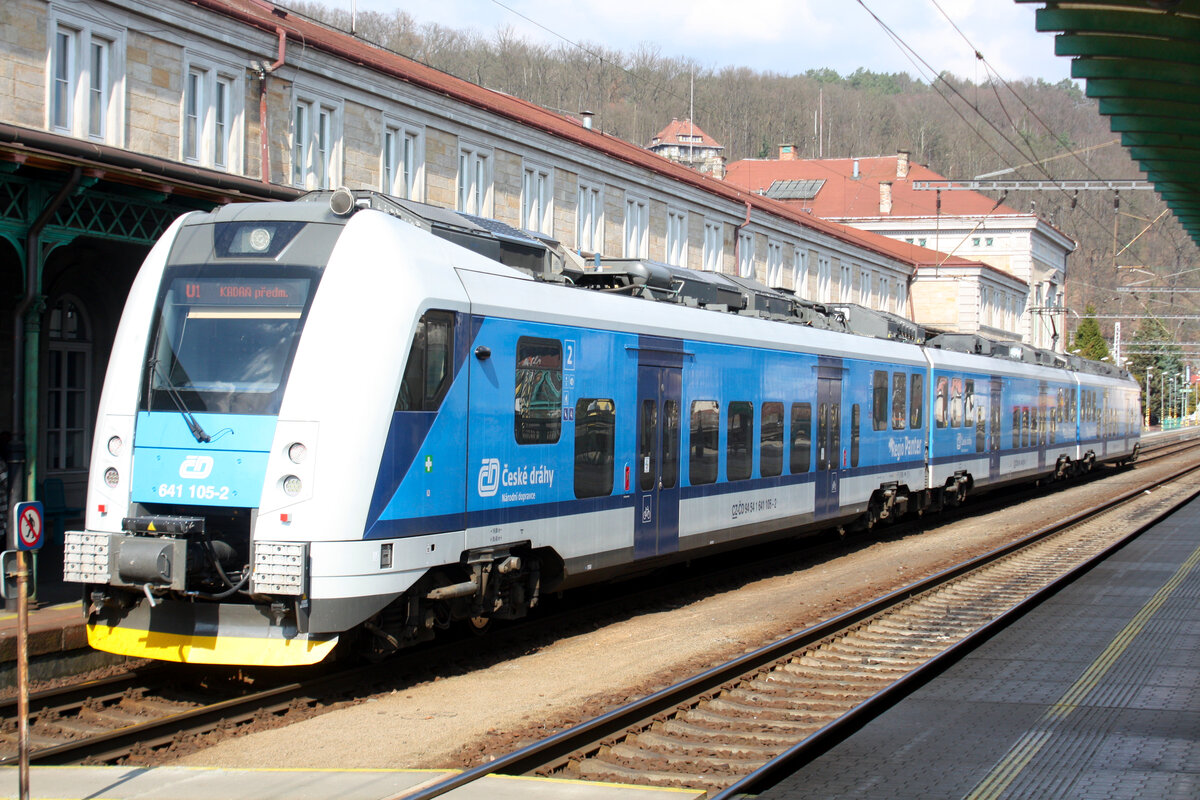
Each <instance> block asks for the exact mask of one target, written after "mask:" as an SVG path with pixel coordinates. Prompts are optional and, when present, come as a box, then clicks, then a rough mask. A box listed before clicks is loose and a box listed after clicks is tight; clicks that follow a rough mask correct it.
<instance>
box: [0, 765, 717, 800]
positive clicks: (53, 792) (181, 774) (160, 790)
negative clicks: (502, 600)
mask: <svg viewBox="0 0 1200 800" xmlns="http://www.w3.org/2000/svg"><path fill="white" fill-rule="evenodd" d="M453 774H455V773H454V772H451V771H442V770H387V769H376V770H317V769H314V770H295V769H261V770H232V769H213V768H202V767H33V768H32V770H31V774H30V780H29V789H30V795H29V796H30V798H31V800H43V799H45V800H49V799H50V798H54V799H55V800H69V799H70V798H80V799H82V798H95V797H103V798H105V800H151V799H152V800H212V799H213V798H215V797H220V798H224V800H243V799H244V800H328V798H331V797H336V798H338V800H402V798H404V797H405V796H408V795H411V794H412V793H413V792H415V791H418V790H419V789H420V788H422V787H425V786H432V785H433V784H435V783H438V782H440V781H442V780H444V779H446V778H449V777H451V776H452V775H453ZM17 780H18V775H17V768H16V767H4V768H3V769H0V800H8V798H16V797H17V796H18V785H17ZM442 796H443V797H445V798H447V800H541V798H546V799H547V800H550V799H551V798H552V799H553V800H698V798H702V797H704V792H702V791H696V790H694V789H657V788H647V787H643V786H624V785H619V784H604V783H585V782H583V781H564V780H555V779H552V778H512V777H501V776H489V777H487V778H484V779H483V780H480V781H476V782H475V783H472V784H469V785H467V786H463V787H461V788H458V789H455V790H453V791H451V792H447V793H446V794H444V795H442Z"/></svg>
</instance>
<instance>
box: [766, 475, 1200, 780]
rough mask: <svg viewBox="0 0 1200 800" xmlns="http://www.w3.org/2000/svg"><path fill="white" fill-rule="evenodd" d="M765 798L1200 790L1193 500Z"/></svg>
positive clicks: (1199, 517)
mask: <svg viewBox="0 0 1200 800" xmlns="http://www.w3.org/2000/svg"><path fill="white" fill-rule="evenodd" d="M759 797H760V798H761V800H801V799H802V798H803V800H808V798H814V797H819V798H838V799H839V800H859V799H861V800H934V799H935V798H936V799H938V800H940V799H941V798H971V799H972V800H1026V798H1054V800H1150V798H1153V800H1197V798H1200V499H1198V500H1192V501H1191V502H1190V503H1188V504H1187V505H1186V506H1185V507H1184V508H1183V509H1182V510H1180V511H1178V512H1176V513H1175V514H1173V515H1172V516H1171V517H1170V518H1168V519H1166V520H1163V521H1162V522H1160V523H1158V524H1157V525H1155V526H1154V527H1153V528H1151V529H1150V530H1148V531H1146V532H1145V533H1144V534H1142V535H1141V536H1140V537H1139V538H1138V539H1136V540H1134V541H1133V542H1130V543H1129V544H1128V545H1126V546H1125V547H1124V548H1123V549H1121V550H1119V551H1118V552H1116V553H1115V554H1113V555H1112V556H1110V557H1109V558H1108V559H1107V560H1106V561H1104V562H1103V563H1101V564H1099V565H1097V566H1096V567H1095V568H1094V569H1092V570H1091V571H1090V572H1088V573H1087V574H1085V575H1083V576H1082V577H1080V578H1078V579H1077V580H1076V581H1075V582H1073V583H1072V584H1071V585H1069V586H1067V587H1066V588H1064V589H1063V590H1062V591H1060V592H1059V593H1058V594H1057V595H1055V596H1054V597H1052V598H1050V600H1049V601H1047V602H1046V603H1045V604H1043V605H1042V606H1040V607H1039V608H1037V609H1034V610H1032V611H1031V612H1030V613H1029V614H1027V615H1026V616H1025V617H1023V618H1021V619H1020V620H1018V621H1017V622H1015V623H1014V624H1013V625H1012V626H1011V627H1009V628H1007V629H1005V630H1003V631H1001V632H1000V633H998V634H997V635H996V636H995V637H994V638H993V639H991V640H990V641H988V642H986V643H985V644H984V645H983V646H982V647H980V648H979V649H978V650H976V651H974V652H973V653H971V654H969V655H967V656H966V657H965V658H964V659H963V660H962V661H960V662H958V663H957V664H954V665H953V666H951V667H950V668H949V669H948V670H947V671H946V672H945V673H944V674H942V675H941V676H939V677H938V678H937V679H935V680H934V681H933V682H931V683H929V684H928V685H926V686H924V687H922V688H920V689H918V690H917V691H916V692H914V693H913V694H912V695H910V696H909V697H907V698H905V699H904V700H902V701H900V702H899V703H898V704H897V705H896V706H894V707H893V708H891V709H889V710H888V711H886V712H885V713H884V714H882V715H881V716H880V717H878V718H877V719H875V720H872V721H871V722H869V723H868V724H867V725H865V726H864V727H863V728H862V729H861V730H859V731H858V732H857V733H855V734H853V735H852V736H851V737H850V738H848V739H847V740H846V741H844V742H842V743H841V744H839V745H837V746H835V747H834V748H832V749H831V750H830V751H829V752H827V753H825V754H824V755H822V756H820V757H818V758H816V759H815V760H813V761H812V762H811V763H810V764H808V765H806V766H804V767H802V768H801V769H800V770H799V771H798V772H796V773H795V774H794V775H792V776H790V777H789V778H787V779H785V780H783V781H782V782H780V783H779V784H778V785H777V786H774V787H772V788H769V789H767V790H765V791H763V792H762V793H761V794H760V795H759Z"/></svg>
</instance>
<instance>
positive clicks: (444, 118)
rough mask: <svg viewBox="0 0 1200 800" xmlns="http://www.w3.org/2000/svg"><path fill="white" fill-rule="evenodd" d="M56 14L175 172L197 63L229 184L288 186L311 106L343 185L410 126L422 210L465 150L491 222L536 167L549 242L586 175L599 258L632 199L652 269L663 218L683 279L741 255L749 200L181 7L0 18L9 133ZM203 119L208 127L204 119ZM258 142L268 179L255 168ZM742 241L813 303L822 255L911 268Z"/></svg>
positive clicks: (450, 181)
mask: <svg viewBox="0 0 1200 800" xmlns="http://www.w3.org/2000/svg"><path fill="white" fill-rule="evenodd" d="M55 14H58V15H59V16H60V17H62V18H70V15H71V14H76V15H79V16H86V17H87V18H89V19H94V20H97V22H96V23H95V24H96V25H98V26H99V25H101V24H103V26H106V27H104V30H106V31H113V30H115V31H118V33H119V35H118V37H117V39H118V40H119V50H120V52H119V53H114V60H113V64H114V65H119V71H120V74H119V75H116V76H114V80H115V81H116V85H117V89H116V94H117V98H116V102H118V103H119V105H120V109H121V111H120V114H119V115H118V117H119V118H120V119H121V120H122V130H121V139H120V141H119V142H118V144H119V146H122V147H125V148H127V149H129V150H131V151H133V152H136V153H140V154H144V155H149V156H153V157H157V158H161V159H166V160H171V161H179V160H181V159H182V152H181V149H182V142H183V130H184V124H185V119H184V117H185V115H184V89H185V84H186V82H187V80H186V78H187V70H188V64H189V63H191V60H194V59H199V60H200V61H199V62H197V63H203V62H205V61H207V62H212V63H216V64H220V65H224V68H227V69H229V70H232V71H234V72H235V73H236V76H235V77H236V84H235V85H236V88H237V101H238V102H237V103H236V104H235V105H236V109H235V111H234V113H235V114H236V116H235V118H234V119H232V120H230V124H231V125H232V126H233V127H234V128H235V130H234V132H233V134H232V135H233V137H234V138H235V139H236V142H237V147H236V148H235V151H236V158H230V159H229V161H230V163H228V164H226V165H225V167H224V169H226V170H228V171H229V172H232V173H234V174H241V175H244V176H246V177H248V178H252V179H258V178H262V177H265V178H266V179H267V180H268V181H270V182H272V183H276V184H283V185H292V182H293V165H292V158H293V144H294V141H293V139H294V135H295V131H294V130H293V127H294V124H295V123H294V120H295V117H294V115H295V107H296V103H297V101H298V99H299V100H301V101H306V98H310V97H311V98H315V99H316V100H315V102H319V103H320V104H321V105H322V107H323V108H328V109H329V110H330V113H331V114H333V115H334V124H333V126H332V132H331V135H332V136H333V137H335V139H336V141H334V142H332V143H331V145H330V152H331V154H332V157H333V159H334V161H333V165H332V167H331V169H330V173H329V174H330V176H331V183H333V184H344V185H346V186H349V187H350V188H355V189H379V188H381V186H382V166H383V164H382V148H383V130H384V121H385V119H387V120H391V119H396V120H401V121H403V122H404V123H405V124H406V125H407V124H408V123H410V122H411V123H412V130H413V131H416V132H417V133H416V135H417V136H419V137H420V141H419V147H418V154H419V157H420V159H421V163H420V164H419V165H418V170H417V175H418V176H419V181H420V182H419V185H418V186H417V188H416V191H415V195H416V196H418V197H422V198H423V199H424V200H425V201H426V202H429V203H432V204H434V205H437V206H441V207H446V208H454V207H455V206H456V203H457V185H458V166H459V164H458V156H459V152H460V145H461V144H462V143H464V142H466V143H467V144H469V145H470V146H474V147H480V148H482V151H483V152H486V153H487V154H488V158H489V166H490V181H491V182H490V185H489V187H488V191H489V192H490V195H489V196H490V205H489V206H487V207H485V209H484V213H487V214H491V215H492V216H494V217H496V218H497V219H499V220H502V221H504V222H506V223H508V224H512V225H518V226H519V225H521V222H522V221H521V207H522V202H521V191H522V177H523V175H522V171H523V165H524V163H525V162H526V160H530V161H531V162H533V163H538V164H543V165H546V166H547V167H548V168H549V170H550V171H551V174H552V178H551V180H552V183H553V194H552V197H553V200H552V210H551V211H552V215H551V225H552V230H553V235H554V236H555V237H556V238H558V239H559V240H560V241H562V242H564V243H565V244H567V245H568V246H571V245H572V244H573V243H574V240H575V227H576V224H577V221H576V203H577V198H578V187H579V184H580V178H579V176H580V175H581V174H585V175H587V176H589V177H588V180H587V183H588V185H589V186H597V185H603V192H602V204H603V221H602V236H601V239H602V254H603V255H607V256H620V255H623V254H624V246H625V236H624V225H625V198H626V197H627V196H628V195H633V196H636V197H643V198H646V200H647V201H648V208H649V222H648V236H647V239H648V253H649V257H650V258H652V259H655V260H665V258H666V245H667V242H666V227H667V210H668V209H671V210H673V211H677V212H681V213H683V214H685V218H686V220H687V246H686V248H685V251H684V252H685V260H686V266H689V267H692V268H700V267H702V265H703V257H704V225H705V222H719V223H720V224H721V228H722V231H721V236H722V240H723V247H722V254H721V269H722V270H723V271H725V272H727V273H733V272H735V271H736V270H737V264H736V247H735V241H736V237H737V233H738V230H739V229H740V226H742V225H743V224H744V219H745V215H746V213H747V212H746V204H745V202H744V201H737V200H734V199H731V198H730V197H728V196H724V195H722V194H721V192H718V191H710V190H708V189H705V188H704V187H703V186H701V185H696V184H694V183H689V182H688V181H686V180H680V179H679V178H678V177H676V176H672V175H670V174H668V173H665V172H663V171H661V170H658V169H657V168H656V167H654V166H653V164H652V163H647V164H640V163H637V162H636V159H632V160H630V159H625V160H621V159H616V158H613V157H612V156H609V155H606V154H605V152H603V147H600V146H598V147H597V149H591V148H590V147H588V146H585V145H583V144H580V143H578V142H566V141H565V140H563V139H561V138H559V137H556V136H554V135H552V134H550V133H548V132H546V131H545V130H543V129H540V128H536V127H533V126H527V125H524V124H523V123H522V122H521V121H520V119H518V118H514V117H504V116H502V115H499V114H497V113H494V112H492V111H487V110H484V109H483V107H475V106H471V105H469V104H467V103H464V102H460V101H456V100H454V99H453V98H452V97H451V95H450V94H448V93H446V92H440V91H433V90H430V89H426V88H420V87H419V85H417V84H416V83H408V82H405V81H403V80H399V79H396V78H395V77H389V76H388V75H385V74H383V73H381V72H378V71H375V70H373V69H371V68H368V67H365V66H363V64H362V63H354V62H350V61H346V60H343V59H341V58H338V57H336V56H334V55H331V54H330V51H328V50H324V49H322V48H321V47H319V46H317V45H316V43H314V42H313V41H306V42H305V43H303V44H302V43H301V41H300V39H299V37H297V36H296V35H295V34H289V35H288V37H287V38H286V40H285V41H283V43H282V48H283V49H282V52H283V61H282V63H281V64H274V65H273V64H272V62H274V61H275V60H276V59H277V58H278V57H279V54H280V47H281V41H280V38H279V33H278V31H277V30H274V29H270V28H267V27H261V28H259V27H252V26H248V25H245V24H243V23H242V22H239V21H237V20H236V19H234V18H233V17H227V16H224V15H221V14H218V13H214V12H211V11H208V10H206V9H203V8H200V7H197V6H194V5H192V4H190V3H183V2H177V0H166V2H165V4H162V3H160V4H157V5H154V4H151V3H149V2H148V0H97V2H96V3H95V4H93V5H92V6H89V7H88V8H86V9H83V8H80V9H77V8H76V7H75V6H74V5H73V4H66V3H61V4H53V3H52V4H49V5H48V4H46V3H43V2H37V1H36V0H9V2H8V3H5V4H4V6H3V8H2V9H0V20H3V22H4V25H3V26H2V29H0V47H2V48H3V51H2V52H0V109H3V111H0V118H2V119H3V121H5V122H9V123H13V124H17V125H24V126H28V127H31V128H37V129H46V128H48V127H49V123H48V115H49V111H48V108H47V102H48V96H49V92H48V88H47V87H48V86H49V78H50V76H49V75H48V73H47V63H48V53H49V52H50V48H51V45H52V39H53V37H52V32H51V30H50V28H51V27H53V26H52V25H51V24H50V20H51V19H52V18H54V15H55ZM99 20H102V21H103V22H102V23H101V22H100V21H99ZM285 27H286V25H285ZM330 35H331V36H332V35H334V34H332V33H331V34H330ZM359 45H361V43H359ZM359 45H356V46H359ZM361 46H363V47H366V45H361ZM271 66H273V67H274V68H273V69H272V68H270V67H271ZM264 70H266V71H265V73H264ZM261 99H265V106H266V110H267V116H266V119H265V120H262V119H260V118H259V108H260V100H261ZM206 113H210V114H211V113H213V112H212V110H211V109H208V110H206ZM264 128H265V131H266V136H265V139H266V148H265V149H266V152H267V156H268V164H267V165H265V168H264V165H263V164H262V163H261V153H262V150H263V147H262V142H263V131H264ZM596 136H597V137H598V138H597V143H598V145H602V144H603V142H604V141H605V140H604V139H603V138H602V137H601V134H599V133H597V134H596ZM664 163H665V162H664ZM264 172H265V176H264ZM746 229H747V230H748V231H749V232H750V233H751V234H752V235H753V236H754V242H755V244H754V251H755V252H754V266H753V274H754V276H755V277H756V278H757V279H758V280H760V281H766V280H767V279H768V276H767V274H766V269H767V242H768V241H771V242H775V243H778V244H780V245H781V247H782V252H783V264H782V270H781V271H780V274H779V277H778V282H780V283H782V284H783V285H784V286H790V285H791V284H792V283H793V276H792V253H794V252H795V249H796V248H798V247H802V248H805V249H808V250H810V251H811V254H810V260H809V264H810V276H812V277H810V283H811V284H814V285H813V286H812V287H809V288H807V289H806V288H803V287H802V288H801V289H800V290H799V292H798V293H799V294H801V295H803V296H809V297H811V296H812V294H813V291H812V290H813V288H815V275H816V269H815V265H816V257H817V254H818V253H820V254H822V255H824V256H825V257H827V258H829V259H831V260H832V262H833V263H834V267H833V269H834V275H835V278H836V274H837V272H836V271H837V266H836V264H837V263H838V262H839V261H840V259H841V258H843V257H852V258H853V259H854V260H855V261H864V262H871V263H873V264H874V265H875V267H876V268H878V269H883V270H886V269H891V270H897V269H899V270H907V269H909V267H908V266H907V265H905V264H903V263H901V262H899V261H898V260H897V259H896V258H895V257H893V256H891V255H890V254H889V253H888V252H887V251H886V249H874V250H872V249H871V248H870V247H867V246H866V245H862V246H859V245H856V244H855V243H853V242H852V241H849V240H847V239H846V238H845V237H843V236H837V237H835V236H831V235H827V234H826V233H824V232H822V231H821V230H819V229H817V228H814V227H812V226H809V225H807V224H805V222H804V221H803V220H799V219H791V218H788V217H786V216H776V215H773V214H772V213H769V212H766V211H763V210H755V211H754V213H753V214H752V221H751V222H750V224H749V225H748V226H747V227H746Z"/></svg>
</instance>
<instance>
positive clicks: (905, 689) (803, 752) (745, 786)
mask: <svg viewBox="0 0 1200 800" xmlns="http://www.w3.org/2000/svg"><path fill="white" fill-rule="evenodd" d="M1195 471H1200V466H1193V467H1190V468H1188V469H1185V470H1182V471H1180V472H1178V473H1175V474H1173V475H1171V476H1169V477H1168V478H1167V479H1166V480H1165V481H1160V482H1157V483H1155V484H1153V485H1152V486H1150V487H1142V488H1139V489H1135V490H1132V491H1131V492H1126V493H1125V494H1124V495H1122V496H1121V497H1120V498H1117V499H1116V500H1114V501H1111V502H1109V503H1107V504H1106V505H1105V506H1102V508H1105V509H1107V508H1111V507H1112V506H1113V505H1116V504H1119V503H1122V502H1124V501H1125V500H1126V499H1130V498H1131V497H1132V496H1135V495H1140V494H1142V493H1143V492H1145V491H1147V489H1148V488H1154V487H1157V486H1161V485H1162V484H1163V483H1165V482H1169V481H1172V480H1177V479H1178V478H1180V477H1182V476H1183V475H1186V474H1188V473H1191V472H1195ZM1197 497H1200V489H1197V490H1196V491H1195V492H1193V493H1192V494H1190V495H1189V496H1188V497H1187V498H1186V499H1185V500H1183V501H1181V502H1179V503H1175V504H1173V505H1172V506H1171V508H1169V509H1167V510H1165V511H1163V512H1162V513H1160V514H1158V515H1156V516H1155V517H1153V518H1152V519H1151V520H1150V521H1148V522H1146V523H1144V524H1143V525H1141V526H1139V527H1138V528H1136V529H1134V530H1133V531H1131V532H1130V533H1129V534H1127V535H1126V536H1124V537H1122V538H1121V539H1120V540H1119V541H1117V542H1114V543H1113V544H1111V545H1109V546H1108V547H1106V548H1104V549H1103V550H1101V551H1100V552H1098V553H1096V554H1095V555H1093V556H1092V557H1091V558H1089V559H1088V560H1086V561H1084V562H1083V563H1081V564H1079V565H1078V566H1076V567H1075V568H1074V569H1072V570H1070V571H1069V572H1066V573H1064V574H1063V575H1061V576H1059V577H1058V578H1056V579H1054V580H1053V581H1051V582H1050V583H1048V584H1046V585H1045V586H1044V587H1042V588H1041V589H1039V590H1037V591H1036V592H1034V593H1033V594H1031V595H1030V596H1029V597H1028V598H1026V599H1025V600H1022V601H1021V602H1019V603H1017V604H1016V605H1015V606H1013V607H1012V608H1011V609H1009V610H1008V611H1006V612H1004V613H1003V614H1001V615H1000V616H999V617H997V618H996V619H994V620H992V621H991V622H989V623H987V624H985V625H983V626H982V627H981V628H979V629H977V630H976V631H974V632H973V633H970V634H968V635H967V636H966V637H964V638H963V639H961V640H959V641H958V642H956V643H954V644H953V645H951V646H950V647H948V648H947V649H946V650H944V651H943V652H941V653H939V654H938V655H936V656H934V657H933V658H931V659H929V660H928V661H926V662H925V663H924V664H921V665H920V666H918V667H916V668H915V669H913V670H912V671H911V672H909V673H908V674H906V675H904V676H903V677H902V678H900V679H899V680H897V681H895V682H894V683H892V684H891V685H889V686H887V687H886V688H884V689H883V690H882V691H880V692H878V693H877V694H875V695H874V696H872V697H870V698H868V699H867V700H865V701H864V702H863V703H861V704H859V705H858V706H856V707H855V708H854V709H853V710H851V711H850V713H848V714H846V715H844V716H842V717H839V718H838V719H836V720H833V721H832V722H830V723H829V724H828V725H826V726H825V727H824V728H822V729H821V730H819V731H817V732H816V733H814V734H812V735H811V736H809V737H807V738H806V739H804V740H802V741H800V742H797V743H796V744H794V745H793V746H792V747H790V748H788V749H787V750H785V751H783V752H782V753H780V754H779V755H777V756H775V757H774V758H772V759H771V760H770V761H768V762H767V763H765V764H763V765H762V766H761V767H759V768H758V769H756V770H755V771H754V772H751V773H750V774H748V775H746V776H745V777H743V778H742V779H740V780H739V781H737V782H736V783H734V784H732V785H730V786H729V787H727V788H725V789H723V790H722V791H720V792H718V793H717V794H715V795H713V797H712V798H711V800H733V798H735V797H738V796H741V795H754V794H759V793H761V792H762V791H764V790H766V789H768V788H770V787H772V786H774V785H775V784H777V783H779V781H780V780H782V779H784V778H787V777H789V776H791V775H793V774H794V773H795V772H796V771H797V770H799V769H800V768H801V767H803V766H804V765H806V764H808V763H810V762H812V761H813V760H815V759H816V758H818V757H820V756H821V755H824V754H825V753H826V752H828V751H829V750H831V749H832V748H833V747H834V746H836V745H838V744H840V743H841V742H843V741H845V740H846V739H848V738H849V737H850V736H851V735H852V734H854V733H855V732H856V731H858V730H859V729H861V728H862V727H863V726H865V725H866V724H867V723H869V722H870V721H872V720H874V719H875V718H876V717H878V716H880V715H881V714H883V712H885V711H887V710H888V709H889V708H891V707H892V706H894V705H896V704H897V703H899V702H900V701H901V700H903V699H904V698H906V697H908V696H909V695H910V694H912V693H913V692H915V691H916V690H917V689H920V688H921V687H922V686H925V685H926V684H928V683H930V682H931V681H933V680H934V679H936V678H937V677H938V676H939V675H941V674H942V673H943V672H945V671H946V670H947V669H949V668H950V667H951V666H953V665H954V664H956V663H958V662H959V661H961V660H962V659H963V658H965V657H966V656H967V655H969V654H970V653H971V652H972V651H974V650H975V649H976V648H978V647H980V646H981V645H983V644H984V643H985V642H987V641H988V640H989V639H991V638H992V637H993V636H995V635H996V634H998V633H999V632H1001V631H1003V630H1004V629H1005V628H1007V627H1008V626H1009V625H1012V624H1013V623H1014V622H1016V621H1017V620H1019V619H1020V618H1021V617H1023V616H1025V614H1027V613H1028V612H1029V611H1031V610H1033V609H1034V608H1036V607H1037V606H1039V605H1040V604H1041V603H1044V602H1045V601H1046V600H1048V599H1050V598H1051V597H1053V596H1054V595H1056V594H1057V593H1058V592H1060V591H1061V590H1062V589H1064V588H1065V587H1066V586H1068V585H1070V584H1071V583H1073V582H1074V581H1076V580H1077V579H1079V578H1080V577H1081V576H1083V575H1084V574H1086V573H1087V572H1089V571H1091V570H1092V569H1093V568H1094V567H1096V566H1097V565H1099V564H1101V563H1102V562H1104V560H1105V559H1107V558H1109V557H1110V556H1112V555H1113V554H1114V553H1116V552H1117V551H1118V550H1120V549H1121V548H1123V547H1125V546H1126V545H1128V544H1129V543H1130V542H1132V541H1133V540H1134V539H1136V538H1138V537H1139V536H1141V535H1142V534H1143V533H1145V532H1146V531H1148V530H1150V529H1151V528H1153V527H1154V526H1156V525H1158V524H1159V523H1161V522H1162V521H1163V520H1165V519H1167V518H1168V517H1170V516H1171V515H1172V514H1175V513H1177V512H1178V511H1179V509H1180V507H1182V506H1183V505H1186V504H1187V503H1189V502H1191V501H1192V500H1195V499H1196V498H1197ZM1071 524H1074V523H1071ZM1071 524H1068V525H1066V526H1065V527H1070V526H1071Z"/></svg>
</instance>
